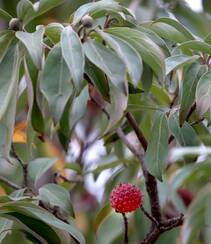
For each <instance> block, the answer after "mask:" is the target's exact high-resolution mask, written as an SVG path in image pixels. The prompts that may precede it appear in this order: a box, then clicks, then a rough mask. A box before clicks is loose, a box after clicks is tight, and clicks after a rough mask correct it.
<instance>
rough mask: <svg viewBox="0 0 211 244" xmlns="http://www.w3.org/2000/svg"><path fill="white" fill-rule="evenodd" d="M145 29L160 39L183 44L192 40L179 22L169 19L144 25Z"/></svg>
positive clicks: (161, 19)
mask: <svg viewBox="0 0 211 244" xmlns="http://www.w3.org/2000/svg"><path fill="white" fill-rule="evenodd" d="M144 26H145V27H148V28H150V29H151V30H153V31H154V32H155V33H157V34H158V35H159V36H160V37H162V38H164V39H167V40H170V41H173V42H179V43H180V42H185V41H189V40H194V39H195V38H194V36H193V35H192V34H191V32H190V31H189V30H187V29H186V27H184V26H183V25H182V24H181V23H180V22H178V21H177V20H174V19H170V18H165V17H164V18H159V19H157V20H155V21H154V22H150V23H147V24H144Z"/></svg>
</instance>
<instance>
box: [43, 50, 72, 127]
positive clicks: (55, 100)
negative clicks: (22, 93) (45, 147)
mask: <svg viewBox="0 0 211 244" xmlns="http://www.w3.org/2000/svg"><path fill="white" fill-rule="evenodd" d="M40 89H41V92H42V93H43V95H44V96H45V97H46V99H47V101H48V104H49V108H50V112H51V114H52V116H53V119H54V121H55V123H58V122H59V120H60V118H61V116H62V114H63V111H64V108H65V105H66V104H67V101H68V99H69V98H70V96H71V94H72V92H73V87H72V83H71V77H70V72H69V69H68V67H67V65H66V63H65V60H64V59H63V56H62V51H61V46H60V45H59V46H55V47H54V48H53V49H52V50H51V51H50V53H49V54H48V57H47V60H46V63H45V66H44V70H43V73H42V76H41V80H40Z"/></svg>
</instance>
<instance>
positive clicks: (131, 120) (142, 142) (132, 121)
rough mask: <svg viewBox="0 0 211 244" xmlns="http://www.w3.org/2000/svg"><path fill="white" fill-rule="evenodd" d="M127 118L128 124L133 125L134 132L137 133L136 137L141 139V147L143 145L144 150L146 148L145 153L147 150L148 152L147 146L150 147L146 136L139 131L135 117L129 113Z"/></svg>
mask: <svg viewBox="0 0 211 244" xmlns="http://www.w3.org/2000/svg"><path fill="white" fill-rule="evenodd" d="M125 116H126V118H127V120H128V122H129V124H130V125H131V127H132V128H133V130H134V131H135V133H136V136H137V137H138V139H139V141H140V143H141V145H142V146H143V148H144V151H146V150H147V145H148V143H147V140H146V138H145V137H144V134H143V133H142V131H141V130H140V129H139V126H138V125H137V123H136V121H135V119H134V117H133V115H132V114H131V113H129V112H128V113H126V115H125Z"/></svg>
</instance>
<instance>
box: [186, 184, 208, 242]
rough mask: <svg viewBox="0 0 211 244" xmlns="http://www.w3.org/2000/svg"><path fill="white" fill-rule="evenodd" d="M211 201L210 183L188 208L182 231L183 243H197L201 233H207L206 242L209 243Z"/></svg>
mask: <svg viewBox="0 0 211 244" xmlns="http://www.w3.org/2000/svg"><path fill="white" fill-rule="evenodd" d="M210 201H211V185H210V184H208V185H207V186H206V187H204V188H202V190H201V191H200V192H199V193H198V194H197V196H196V198H195V199H194V201H193V202H192V204H191V205H190V207H189V209H188V212H187V214H186V217H185V222H184V224H183V228H182V232H181V239H182V242H183V243H188V244H191V243H195V240H197V239H198V236H199V235H200V233H205V238H206V239H205V243H209V241H210V230H211V226H210V224H211V223H210V220H209V217H208V216H210V211H211V209H210ZM207 237H208V238H207Z"/></svg>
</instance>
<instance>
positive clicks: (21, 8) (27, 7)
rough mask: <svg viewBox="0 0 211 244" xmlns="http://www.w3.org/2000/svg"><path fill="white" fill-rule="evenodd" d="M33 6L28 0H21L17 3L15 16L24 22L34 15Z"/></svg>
mask: <svg viewBox="0 0 211 244" xmlns="http://www.w3.org/2000/svg"><path fill="white" fill-rule="evenodd" d="M35 15H36V14H35V11H34V6H33V4H32V2H31V1H29V0H21V1H19V2H18V5H17V16H18V18H19V19H20V20H21V21H22V22H23V23H24V24H25V23H27V22H29V21H30V20H31V19H33V17H34V16H35Z"/></svg>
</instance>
